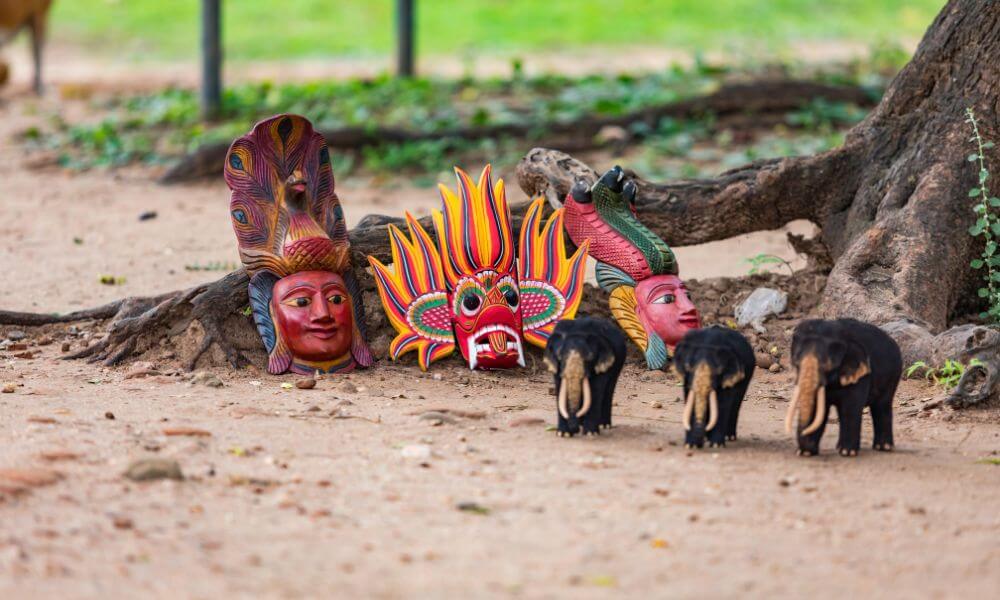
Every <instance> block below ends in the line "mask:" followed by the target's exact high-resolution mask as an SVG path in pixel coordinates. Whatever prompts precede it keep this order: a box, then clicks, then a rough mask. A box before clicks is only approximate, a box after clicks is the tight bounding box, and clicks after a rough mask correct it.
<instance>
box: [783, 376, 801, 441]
mask: <svg viewBox="0 0 1000 600" xmlns="http://www.w3.org/2000/svg"><path fill="white" fill-rule="evenodd" d="M800 386H801V384H798V383H797V384H795V391H794V392H792V400H791V401H790V402H789V403H788V412H787V413H785V431H786V432H787V433H792V422H793V421H794V420H795V408H796V407H797V406H798V403H799V388H800Z"/></svg>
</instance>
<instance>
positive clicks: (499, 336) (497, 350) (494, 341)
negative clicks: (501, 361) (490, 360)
mask: <svg viewBox="0 0 1000 600" xmlns="http://www.w3.org/2000/svg"><path fill="white" fill-rule="evenodd" d="M489 339H490V348H492V349H493V354H505V353H506V352H507V334H506V333H504V332H502V331H494V332H493V333H491V334H490V335H489Z"/></svg>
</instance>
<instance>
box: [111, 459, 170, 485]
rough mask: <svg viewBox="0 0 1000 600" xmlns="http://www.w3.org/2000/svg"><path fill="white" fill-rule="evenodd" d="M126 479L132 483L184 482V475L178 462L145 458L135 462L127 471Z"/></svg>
mask: <svg viewBox="0 0 1000 600" xmlns="http://www.w3.org/2000/svg"><path fill="white" fill-rule="evenodd" d="M124 475H125V477H127V478H129V479H131V480H132V481H153V480H156V479H173V480H175V481H182V480H183V479H184V474H183V473H181V466H180V464H178V463H177V461H176V460H170V459H166V458H143V459H139V460H137V461H134V462H133V463H132V464H130V465H129V466H128V469H126V470H125V473H124Z"/></svg>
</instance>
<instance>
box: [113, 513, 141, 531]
mask: <svg viewBox="0 0 1000 600" xmlns="http://www.w3.org/2000/svg"><path fill="white" fill-rule="evenodd" d="M111 523H112V525H114V526H115V529H132V527H133V526H134V525H135V523H133V522H132V519H130V518H128V517H123V516H121V515H115V516H113V517H111Z"/></svg>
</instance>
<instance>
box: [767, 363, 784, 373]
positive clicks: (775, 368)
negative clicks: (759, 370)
mask: <svg viewBox="0 0 1000 600" xmlns="http://www.w3.org/2000/svg"><path fill="white" fill-rule="evenodd" d="M767 370H768V371H770V372H771V373H780V372H781V365H779V364H778V363H774V364H772V365H771V366H770V367H768V368H767Z"/></svg>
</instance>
